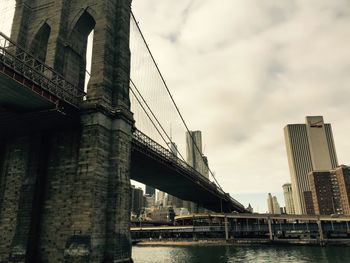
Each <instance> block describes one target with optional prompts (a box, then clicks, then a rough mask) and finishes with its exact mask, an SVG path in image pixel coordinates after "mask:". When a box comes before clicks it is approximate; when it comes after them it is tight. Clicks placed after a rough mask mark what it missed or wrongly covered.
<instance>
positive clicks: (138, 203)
mask: <svg viewBox="0 0 350 263" xmlns="http://www.w3.org/2000/svg"><path fill="white" fill-rule="evenodd" d="M143 207H144V198H143V190H142V189H141V188H135V186H134V185H132V186H131V212H133V213H134V214H136V215H139V214H140V211H141V209H142V208H143Z"/></svg>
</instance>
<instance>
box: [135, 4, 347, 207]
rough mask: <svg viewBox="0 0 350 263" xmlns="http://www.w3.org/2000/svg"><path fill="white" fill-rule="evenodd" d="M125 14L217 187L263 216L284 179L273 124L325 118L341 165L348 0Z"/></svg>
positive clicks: (279, 130) (161, 8)
mask: <svg viewBox="0 0 350 263" xmlns="http://www.w3.org/2000/svg"><path fill="white" fill-rule="evenodd" d="M133 12H134V14H135V16H136V17H137V20H138V21H139V25H140V26H141V28H142V30H143V32H144V35H145V37H146V39H147V41H148V42H149V44H150V46H151V49H152V52H153V54H154V56H155V57H156V60H157V62H158V65H159V66H160V68H161V70H162V72H163V74H164V76H165V78H166V80H167V83H168V85H169V86H170V88H171V90H172V92H173V94H174V96H175V99H176V101H177V103H178V104H179V107H180V108H181V110H182V113H183V114H184V116H185V118H186V120H187V122H188V124H189V126H190V127H191V129H199V130H202V132H203V139H204V144H205V145H206V148H205V154H206V155H208V157H209V162H210V166H211V169H212V170H214V171H215V173H216V176H217V178H218V180H219V182H220V183H221V185H223V187H224V189H225V190H226V191H227V192H230V193H233V195H234V196H236V197H237V198H238V199H239V198H241V199H242V202H246V200H249V198H250V197H251V200H252V202H253V203H254V206H255V208H257V207H258V206H260V212H263V210H264V209H265V208H264V206H265V207H266V204H265V203H266V200H265V197H266V195H267V193H268V192H273V193H278V192H281V191H282V189H281V185H282V184H283V183H285V182H288V181H290V179H289V178H290V176H289V169H288V163H287V158H286V151H285V145H284V137H283V127H284V126H285V125H286V124H288V123H303V122H304V118H305V116H307V115H323V116H324V118H325V121H326V122H329V123H331V124H332V126H333V133H334V139H335V143H336V148H337V154H338V159H339V162H340V163H344V164H350V154H349V152H350V140H349V134H350V133H349V130H350V122H349V114H350V103H349V100H350V87H349V84H350V48H349V47H350V1H349V0H337V1H334V0H308V1H304V0H285V1H275V0H264V1H260V0H244V1H243V0H220V1H216V0H179V1H173V0H161V1H160V0H146V1H145V0H142V1H140V0H134V1H133ZM279 196H280V195H279ZM243 199H244V200H243ZM280 201H281V203H283V200H280Z"/></svg>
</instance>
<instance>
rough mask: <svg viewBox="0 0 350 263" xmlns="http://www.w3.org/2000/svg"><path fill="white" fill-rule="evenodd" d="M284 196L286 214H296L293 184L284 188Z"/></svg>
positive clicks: (285, 185) (288, 184)
mask: <svg viewBox="0 0 350 263" xmlns="http://www.w3.org/2000/svg"><path fill="white" fill-rule="evenodd" d="M282 188H283V195H284V203H285V205H286V213H287V214H290V215H293V214H295V209H294V202H293V191H292V184H290V183H287V184H284V185H283V186H282Z"/></svg>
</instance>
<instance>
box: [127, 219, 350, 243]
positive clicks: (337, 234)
mask: <svg viewBox="0 0 350 263" xmlns="http://www.w3.org/2000/svg"><path fill="white" fill-rule="evenodd" d="M349 225H350V217H349V216H340V215H333V216H314V215H275V214H193V215H188V216H178V217H176V218H175V222H174V225H173V226H142V225H139V226H137V227H132V228H131V235H132V238H133V239H134V240H143V239H159V238H161V239H163V240H164V239H170V240H182V239H195V240H209V239H212V240H226V241H232V242H258V243H270V242H272V243H284V242H285V243H297V244H298V243H299V244H320V245H325V244H332V243H344V244H350V228H349Z"/></svg>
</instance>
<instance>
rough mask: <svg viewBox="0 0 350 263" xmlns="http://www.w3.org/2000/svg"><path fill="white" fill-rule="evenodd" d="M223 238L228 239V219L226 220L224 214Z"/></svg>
mask: <svg viewBox="0 0 350 263" xmlns="http://www.w3.org/2000/svg"><path fill="white" fill-rule="evenodd" d="M225 240H226V241H228V240H229V235H228V220H227V216H226V215H225Z"/></svg>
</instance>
